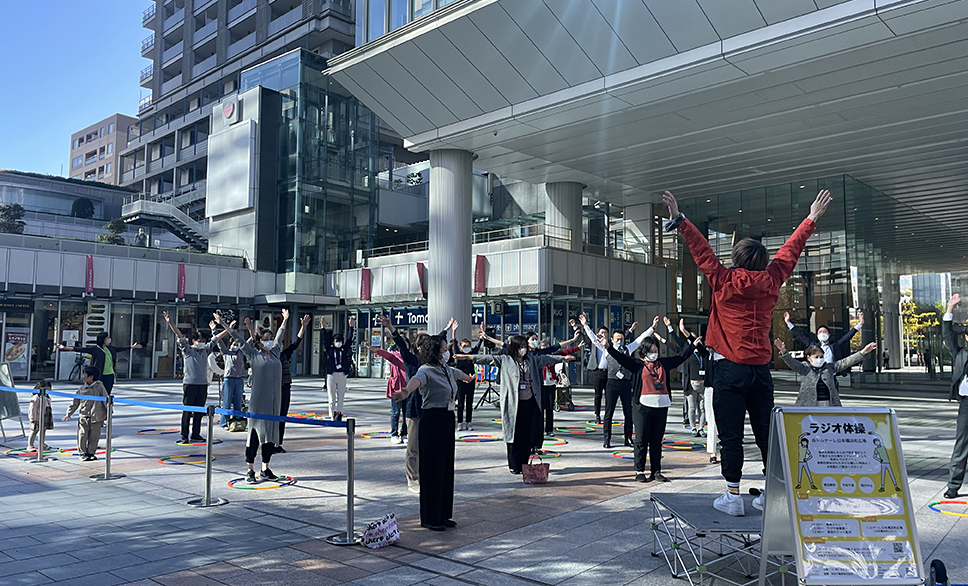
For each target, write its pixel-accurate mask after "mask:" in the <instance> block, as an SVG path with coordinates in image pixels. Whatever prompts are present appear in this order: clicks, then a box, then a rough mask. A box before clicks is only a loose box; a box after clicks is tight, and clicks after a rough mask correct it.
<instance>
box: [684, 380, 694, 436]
mask: <svg viewBox="0 0 968 586" xmlns="http://www.w3.org/2000/svg"><path fill="white" fill-rule="evenodd" d="M690 391H692V384H691V383H690V382H689V380H688V379H687V378H686V375H685V373H683V375H682V424H683V425H689V399H688V398H687V397H689V392H690Z"/></svg>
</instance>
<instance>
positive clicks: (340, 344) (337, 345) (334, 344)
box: [333, 342, 343, 348]
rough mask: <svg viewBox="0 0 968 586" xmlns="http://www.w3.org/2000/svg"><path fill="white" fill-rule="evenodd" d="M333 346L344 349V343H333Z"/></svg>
mask: <svg viewBox="0 0 968 586" xmlns="http://www.w3.org/2000/svg"><path fill="white" fill-rule="evenodd" d="M333 346H335V347H336V348H342V347H343V343H342V342H333Z"/></svg>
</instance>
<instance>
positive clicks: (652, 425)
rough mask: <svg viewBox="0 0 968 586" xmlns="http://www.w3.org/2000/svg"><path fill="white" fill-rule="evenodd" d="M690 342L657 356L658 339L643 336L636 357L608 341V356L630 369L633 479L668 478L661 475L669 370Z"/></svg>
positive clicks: (680, 359)
mask: <svg viewBox="0 0 968 586" xmlns="http://www.w3.org/2000/svg"><path fill="white" fill-rule="evenodd" d="M692 348H693V346H692V345H691V344H689V343H684V344H682V345H681V347H680V350H679V354H678V355H676V356H673V357H669V358H659V342H658V340H656V339H655V338H646V339H645V340H644V341H643V342H642V344H641V346H640V347H639V352H638V358H637V359H636V358H633V357H632V356H629V355H628V354H626V353H625V351H624V349H619V348H616V347H615V346H614V345H612V344H609V345H608V346H606V350H608V354H609V356H611V357H612V359H614V360H615V361H616V362H618V363H619V365H621V366H622V368H624V369H626V370H628V371H629V373H631V376H630V382H631V383H632V395H633V396H634V397H635V406H634V407H633V408H632V420H633V421H634V423H635V441H634V442H633V443H632V447H633V455H634V457H635V480H637V481H638V482H652V481H657V482H669V479H668V478H666V477H665V476H663V475H662V437H663V436H664V435H665V429H666V422H667V421H668V419H669V406H670V405H672V393H671V392H670V390H669V373H670V372H671V371H673V370H675V369H676V368H677V367H678V366H679V365H680V364H682V363H683V361H684V360H685V359H686V358H687V357H688V356H689V355H690V354H691V353H692ZM646 454H648V458H649V471H650V474H649V476H648V477H646V475H645V459H646Z"/></svg>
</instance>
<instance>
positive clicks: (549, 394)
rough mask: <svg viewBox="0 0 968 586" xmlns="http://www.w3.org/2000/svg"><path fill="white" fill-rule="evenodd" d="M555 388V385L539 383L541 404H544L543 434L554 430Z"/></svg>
mask: <svg viewBox="0 0 968 586" xmlns="http://www.w3.org/2000/svg"><path fill="white" fill-rule="evenodd" d="M555 389H556V387H555V385H541V404H542V405H543V406H544V430H545V434H549V433H551V432H553V431H554V430H555V402H556V399H555ZM542 443H543V442H542Z"/></svg>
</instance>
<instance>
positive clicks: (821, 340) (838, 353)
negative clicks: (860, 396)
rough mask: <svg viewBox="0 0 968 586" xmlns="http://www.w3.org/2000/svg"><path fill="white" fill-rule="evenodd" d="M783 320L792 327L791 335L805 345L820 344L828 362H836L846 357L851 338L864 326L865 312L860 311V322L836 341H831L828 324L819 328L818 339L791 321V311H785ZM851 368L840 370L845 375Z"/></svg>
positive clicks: (824, 357)
mask: <svg viewBox="0 0 968 586" xmlns="http://www.w3.org/2000/svg"><path fill="white" fill-rule="evenodd" d="M783 321H784V322H786V325H787V328H789V329H790V335H792V336H793V337H794V338H796V339H797V341H799V342H800V343H801V344H803V345H804V346H818V347H819V348H820V350H821V352H823V359H824V361H826V362H827V363H828V364H834V363H835V362H838V361H839V360H840V359H842V358H843V357H844V354H845V353H846V352H845V351H846V350H847V349H849V348H850V340H851V339H852V338H853V337H854V336H855V335H856V334H857V332H859V331H861V330H862V329H863V328H864V312H863V311H861V312H860V322H858V323H857V325H855V326H854V327H852V328H850V329H849V330H847V333H846V334H844V335H843V337H842V338H840V339H839V340H837V341H836V342H831V340H830V328H828V327H827V326H820V327H819V328H817V337H816V339H814V338H812V337H811V336H808V335H806V334H804V333H803V332H801V331H800V330H799V329H797V327H796V326H794V325H793V323H792V322H791V321H790V312H788V311H785V312H783ZM849 370H850V369H847V370H843V371H838V372H839V373H843V374H844V375H846V374H847V372H849Z"/></svg>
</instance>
